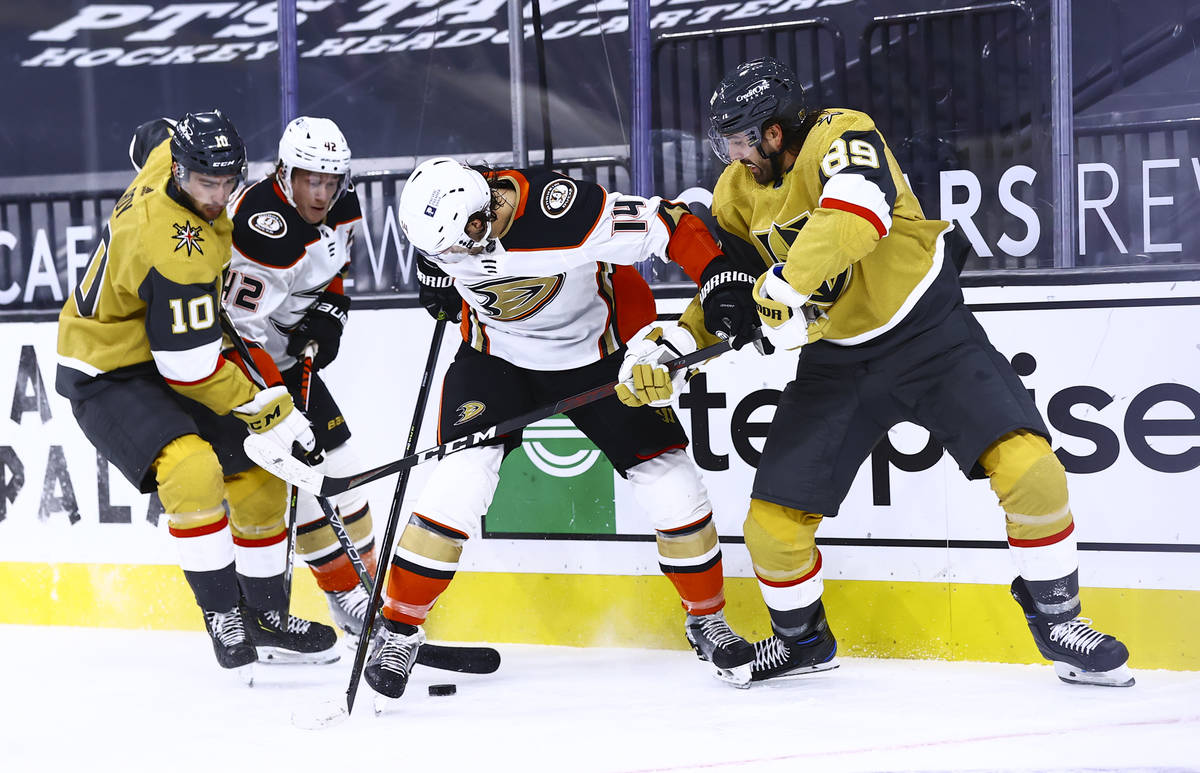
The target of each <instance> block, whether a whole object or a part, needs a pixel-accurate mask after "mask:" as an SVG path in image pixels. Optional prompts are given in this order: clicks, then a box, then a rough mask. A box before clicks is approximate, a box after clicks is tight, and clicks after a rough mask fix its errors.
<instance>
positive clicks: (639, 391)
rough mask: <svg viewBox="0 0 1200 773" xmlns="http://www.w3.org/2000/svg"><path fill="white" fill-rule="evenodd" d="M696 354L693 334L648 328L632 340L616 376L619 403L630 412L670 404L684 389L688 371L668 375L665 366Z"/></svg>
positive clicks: (676, 329) (671, 328)
mask: <svg viewBox="0 0 1200 773" xmlns="http://www.w3.org/2000/svg"><path fill="white" fill-rule="evenodd" d="M694 351H696V341H695V340H694V339H693V338H692V334H691V333H689V332H688V331H686V330H684V329H683V328H681V327H679V326H678V325H665V326H657V325H656V326H649V329H648V330H647V328H642V329H641V330H639V331H638V333H637V334H636V335H635V336H634V337H633V341H632V342H631V343H630V344H629V348H628V349H627V350H626V351H625V359H624V360H623V361H622V362H621V370H620V373H619V374H618V375H617V387H616V392H617V399H618V400H620V401H621V402H623V403H625V405H628V406H629V407H631V408H637V407H638V406H642V405H649V406H652V407H654V408H662V407H664V406H667V405H670V404H671V399H672V398H673V397H674V395H675V393H676V392H677V391H679V389H681V388H682V387H683V382H684V380H685V377H686V375H687V372H686V371H687V368H680V369H679V370H677V371H675V372H674V373H671V372H668V371H667V369H666V367H664V366H663V363H666V362H670V361H671V360H673V359H675V358H676V357H682V356H684V355H685V354H691V353H692V352H694Z"/></svg>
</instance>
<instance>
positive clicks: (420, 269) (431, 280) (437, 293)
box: [417, 254, 462, 322]
mask: <svg viewBox="0 0 1200 773" xmlns="http://www.w3.org/2000/svg"><path fill="white" fill-rule="evenodd" d="M417 281H418V282H419V283H420V289H419V290H418V294H417V298H418V300H420V301H421V305H422V306H424V307H425V311H428V312H429V316H431V317H433V318H434V319H445V320H448V321H450V322H458V321H460V320H461V319H462V297H461V296H459V294H458V290H455V289H454V279H452V278H451V277H449V276H446V272H445V271H442V269H440V268H439V267H438V265H437V264H436V263H434V262H433V261H432V260H430V259H429V258H426V257H425V256H424V255H420V254H418V255H417Z"/></svg>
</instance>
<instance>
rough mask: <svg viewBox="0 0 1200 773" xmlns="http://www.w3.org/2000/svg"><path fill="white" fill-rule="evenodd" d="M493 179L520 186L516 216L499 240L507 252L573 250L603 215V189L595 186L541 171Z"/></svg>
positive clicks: (502, 174)
mask: <svg viewBox="0 0 1200 773" xmlns="http://www.w3.org/2000/svg"><path fill="white" fill-rule="evenodd" d="M497 176H499V177H501V178H503V177H507V176H512V177H513V178H514V179H515V180H516V181H517V182H519V183H521V185H520V188H521V190H520V195H521V201H520V202H519V203H518V205H517V213H518V216H517V218H516V219H515V220H514V221H513V224H512V226H510V227H509V229H508V233H506V234H505V235H504V238H503V241H504V248H505V249H507V250H536V249H564V248H570V247H577V246H579V245H581V244H583V242H584V241H585V240H586V239H587V237H588V234H590V233H591V232H592V229H593V228H594V227H595V226H596V223H597V222H598V221H599V220H600V216H601V215H602V214H603V212H604V201H605V194H604V189H603V188H601V187H600V186H599V185H597V184H596V183H592V182H587V181H584V180H575V179H572V178H570V177H566V176H564V175H561V174H558V173H557V172H549V171H545V170H512V171H505V172H499V173H497Z"/></svg>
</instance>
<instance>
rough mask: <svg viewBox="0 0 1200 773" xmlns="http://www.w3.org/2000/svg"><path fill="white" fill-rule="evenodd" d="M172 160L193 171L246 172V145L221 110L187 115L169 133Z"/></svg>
mask: <svg viewBox="0 0 1200 773" xmlns="http://www.w3.org/2000/svg"><path fill="white" fill-rule="evenodd" d="M171 159H172V160H173V161H174V162H175V163H177V164H179V165H180V166H182V167H183V168H184V169H190V170H192V171H193V172H200V173H201V174H212V175H227V174H236V175H242V176H244V175H245V173H246V143H244V142H243V141H242V138H241V135H239V134H238V132H237V129H235V128H234V126H233V122H232V121H230V120H229V119H228V118H226V117H225V114H224V113H222V112H221V111H220V110H209V111H207V112H203V113H187V114H185V115H184V116H183V117H182V118H180V119H179V120H178V121H177V122H176V123H175V127H174V130H173V131H172V133H171Z"/></svg>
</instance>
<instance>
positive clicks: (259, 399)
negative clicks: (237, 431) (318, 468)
mask: <svg viewBox="0 0 1200 773" xmlns="http://www.w3.org/2000/svg"><path fill="white" fill-rule="evenodd" d="M233 415H234V416H237V417H238V418H239V419H241V420H242V421H244V422H246V426H248V427H249V428H250V431H251V432H254V433H255V434H258V435H261V436H263V437H264V438H266V439H268V440H270V441H271V442H272V443H274V444H275V445H277V446H279V447H280V448H283V449H287V451H288V453H291V454H292V455H293V456H296V457H298V458H300V459H304V460H305V461H307V462H308V463H309V464H317V463H318V462H320V461H321V458H322V457H321V449H320V448H319V447H318V446H317V438H316V436H315V435H313V431H312V426H310V425H309V423H308V419H306V418H305V417H304V414H303V413H301V412H300V411H298V410H296V405H295V403H293V402H292V396H291V395H290V394H288V391H287V387H284V386H273V387H269V388H267V389H263V390H261V391H260V392H259V393H258V394H256V395H255V396H254V399H253V400H251V401H250V402H248V403H243V404H242V405H239V406H238V407H236V408H234V409H233Z"/></svg>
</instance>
